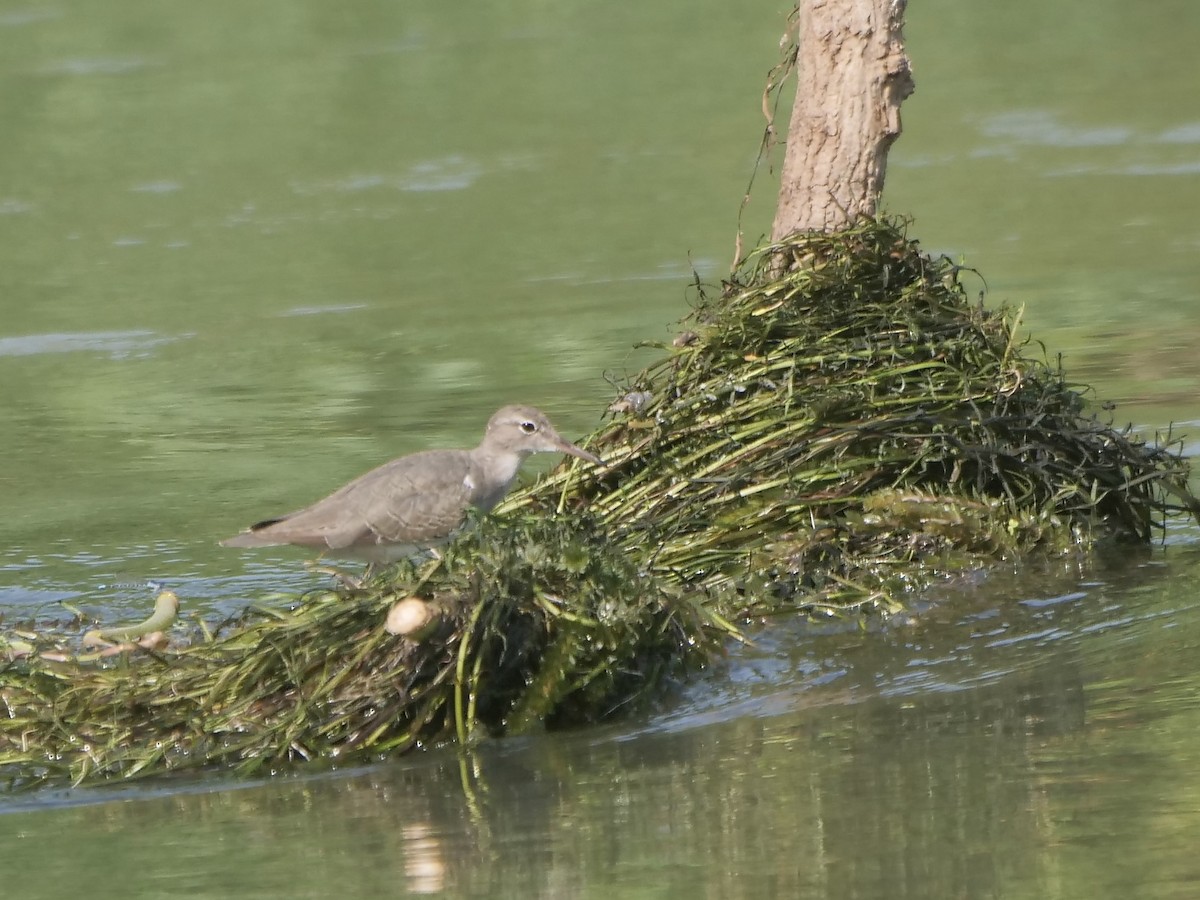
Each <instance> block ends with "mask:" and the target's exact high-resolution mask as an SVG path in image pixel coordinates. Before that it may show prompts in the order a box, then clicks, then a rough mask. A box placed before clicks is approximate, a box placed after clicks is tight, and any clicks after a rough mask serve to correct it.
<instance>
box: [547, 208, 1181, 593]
mask: <svg viewBox="0 0 1200 900" xmlns="http://www.w3.org/2000/svg"><path fill="white" fill-rule="evenodd" d="M964 276H965V277H966V278H967V279H969V280H970V281H971V282H972V283H974V284H982V281H981V279H979V278H978V276H977V275H975V274H974V273H973V272H971V271H970V270H964V269H963V268H961V267H959V266H957V265H955V264H954V263H952V262H951V261H950V260H948V259H945V258H938V259H934V258H931V257H929V256H927V255H925V254H924V253H922V252H921V250H920V248H919V246H918V245H917V243H916V242H915V241H911V240H909V239H907V237H906V236H905V234H904V233H903V230H902V227H901V226H900V225H898V224H897V223H893V222H874V221H864V222H863V223H861V224H860V225H859V226H858V227H856V228H853V229H850V230H848V231H844V232H839V233H837V234H815V235H801V236H797V237H795V238H792V239H790V240H788V241H785V242H783V243H780V244H775V245H772V246H768V247H764V248H762V249H761V250H759V251H757V252H756V253H755V254H754V255H753V256H752V257H751V258H750V259H749V260H748V261H747V263H746V264H745V265H744V266H743V268H742V269H741V271H740V272H738V273H737V275H736V277H735V278H734V279H732V280H731V281H729V282H728V283H726V284H725V285H724V286H723V290H721V291H720V292H719V293H708V292H705V291H703V290H701V291H700V293H699V301H698V303H697V305H696V308H695V311H694V312H693V314H692V315H691V316H690V317H689V319H687V320H685V322H684V327H685V328H686V329H687V330H686V331H684V332H683V333H681V334H680V335H679V337H678V338H676V340H675V341H674V343H673V344H672V345H671V346H670V347H664V348H663V349H666V350H668V351H669V353H670V355H669V356H667V357H666V358H664V359H663V360H662V361H660V362H659V363H657V364H655V365H652V366H650V367H649V368H647V369H646V370H645V371H644V372H642V373H641V374H639V375H638V376H636V377H635V378H633V379H631V380H630V382H629V383H628V384H627V385H624V386H623V391H625V392H626V393H625V397H624V398H623V399H622V400H619V401H618V403H617V404H615V406H614V408H615V409H617V410H619V412H618V413H617V414H616V416H615V418H614V421H613V422H611V423H610V424H609V425H607V427H605V428H603V429H601V430H600V432H599V433H598V434H597V435H595V436H593V438H592V440H591V441H590V442H589V447H590V448H591V449H592V450H593V451H595V452H597V453H599V454H600V455H601V456H603V457H604V458H605V459H606V461H607V462H608V463H609V466H608V467H607V468H604V469H592V470H589V469H585V468H579V467H572V468H571V469H570V470H568V472H567V473H563V474H560V475H558V476H557V478H556V480H555V481H554V482H553V483H551V484H542V485H538V486H537V487H536V488H535V489H534V490H533V491H531V492H530V494H529V495H528V498H527V502H530V503H534V502H536V503H540V504H541V505H543V506H544V505H546V504H547V503H553V504H555V505H556V506H557V507H559V508H563V509H570V508H577V507H583V508H588V509H590V511H591V512H592V514H593V515H595V516H596V517H597V518H598V519H599V520H600V521H601V522H602V523H603V524H604V525H605V526H606V527H607V529H608V530H609V533H610V534H611V535H612V539H613V540H614V541H617V542H619V543H621V544H622V545H624V546H625V547H626V548H627V549H628V550H629V552H631V553H634V554H637V555H638V556H639V557H640V558H642V559H644V560H645V564H646V565H647V566H648V567H649V568H650V569H651V570H652V571H654V572H656V573H658V574H660V575H662V576H664V577H669V578H673V579H675V580H677V581H678V582H679V583H681V584H684V585H702V586H704V587H706V588H731V587H732V588H735V589H736V590H735V591H734V592H732V594H731V592H728V591H726V592H725V595H724V597H723V598H722V599H721V600H719V601H718V602H719V603H720V604H721V605H720V607H719V608H720V609H722V611H723V612H724V614H726V615H732V614H734V613H736V612H738V611H742V612H746V611H748V612H751V613H765V612H794V611H796V610H798V609H800V610H815V609H821V610H845V609H847V608H859V607H862V608H877V607H895V606H898V605H901V604H902V603H903V595H904V594H905V592H907V591H910V590H912V589H914V588H919V587H920V586H922V585H924V584H926V583H927V581H928V578H929V576H930V574H931V573H933V572H935V571H937V570H939V569H940V570H945V569H960V568H962V567H964V566H969V565H977V564H980V563H986V562H987V561H989V560H993V561H994V560H996V559H1003V558H1009V557H1011V556H1013V555H1014V554H1019V553H1028V552H1034V551H1040V552H1047V551H1048V552H1061V551H1063V550H1065V549H1067V548H1077V547H1079V546H1081V545H1084V546H1086V545H1088V544H1090V543H1091V542H1093V541H1095V540H1097V539H1100V538H1106V537H1113V538H1118V539H1130V540H1135V541H1141V542H1145V541H1148V540H1150V539H1151V537H1152V533H1153V531H1154V529H1155V527H1156V526H1158V527H1161V526H1162V525H1163V523H1164V521H1165V519H1166V517H1167V516H1168V515H1169V514H1171V513H1172V512H1174V511H1177V510H1178V509H1186V510H1189V511H1191V512H1192V513H1195V512H1196V501H1195V500H1194V498H1192V497H1191V495H1190V494H1188V492H1187V486H1186V485H1187V472H1188V467H1187V464H1186V463H1185V461H1183V460H1182V459H1181V458H1180V457H1179V454H1178V451H1177V447H1174V446H1172V445H1171V444H1170V438H1169V436H1168V437H1167V438H1166V439H1165V442H1164V444H1162V445H1158V444H1148V443H1146V442H1145V441H1143V440H1142V439H1141V438H1139V437H1137V436H1136V435H1134V434H1132V433H1131V431H1130V430H1129V429H1128V428H1126V429H1123V430H1119V429H1114V428H1113V427H1112V424H1111V422H1110V421H1107V420H1101V419H1098V418H1097V417H1096V416H1094V415H1093V414H1091V413H1090V412H1089V411H1088V410H1087V409H1086V405H1085V403H1084V397H1083V393H1082V391H1081V389H1079V388H1078V387H1077V386H1073V385H1071V384H1069V383H1067V381H1066V378H1065V375H1064V373H1063V371H1062V370H1061V368H1059V367H1058V366H1054V365H1050V364H1048V363H1047V362H1046V360H1045V351H1044V349H1043V348H1042V347H1041V345H1040V344H1036V343H1031V342H1029V341H1028V340H1023V339H1022V338H1020V337H1019V335H1018V332H1017V325H1018V322H1017V319H1018V317H1017V316H1016V315H1014V314H1013V312H1012V311H1011V310H1005V309H1000V310H990V309H987V308H985V307H984V306H983V305H982V303H981V302H972V300H971V299H970V298H969V297H968V295H967V291H966V288H965V287H964V284H963V279H964ZM550 491H554V492H556V493H555V494H554V495H552V496H551V497H550V499H549V500H547V499H546V498H547V496H548V492H550ZM1172 500H1175V501H1177V504H1176V505H1172V502H1171V501H1172Z"/></svg>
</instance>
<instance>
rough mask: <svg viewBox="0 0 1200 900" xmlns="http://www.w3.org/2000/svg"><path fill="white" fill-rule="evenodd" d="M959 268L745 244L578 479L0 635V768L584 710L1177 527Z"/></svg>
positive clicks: (227, 751) (1151, 450)
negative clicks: (106, 612) (319, 567)
mask: <svg viewBox="0 0 1200 900" xmlns="http://www.w3.org/2000/svg"><path fill="white" fill-rule="evenodd" d="M964 277H967V278H970V277H973V276H972V275H971V274H970V273H969V272H967V270H964V269H962V268H961V267H959V266H956V265H955V264H953V263H952V262H951V261H949V260H946V259H934V258H931V257H929V256H927V255H926V254H924V253H922V252H921V251H920V248H919V247H918V245H917V244H916V243H915V242H913V241H910V240H909V239H908V238H907V237H906V236H905V234H904V233H903V229H902V227H901V226H900V225H898V224H897V223H892V222H866V221H864V222H863V223H861V224H860V225H859V226H857V227H855V228H853V229H850V230H847V231H844V232H840V233H837V234H832V235H827V234H812V235H800V236H797V237H795V238H792V239H790V240H788V241H787V242H786V243H783V244H778V245H773V246H769V247H764V248H762V249H761V250H759V251H758V252H757V253H756V254H754V255H753V256H752V257H751V258H750V259H749V260H748V261H747V263H746V265H745V266H744V267H743V268H742V270H741V271H739V272H738V273H737V275H736V276H735V277H734V278H732V279H731V280H730V281H729V282H728V283H726V284H724V285H723V286H722V288H721V289H720V290H719V292H715V293H706V292H704V291H703V290H700V292H699V296H698V300H697V303H696V306H695V309H694V310H693V312H692V314H691V315H690V316H689V317H688V319H686V320H685V322H684V323H683V328H684V331H683V332H681V334H680V335H679V337H678V338H677V339H676V340H675V341H674V342H673V343H672V344H671V345H669V346H663V347H662V348H661V349H662V350H663V352H664V355H663V357H662V359H661V360H660V361H658V362H656V363H655V364H653V365H651V366H650V367H648V368H647V369H646V370H645V371H644V372H642V373H640V374H638V375H637V376H636V377H634V378H632V379H631V380H630V382H629V383H628V384H623V385H621V386H620V388H619V395H620V396H619V397H618V398H617V400H616V402H615V403H614V404H613V406H612V408H611V409H610V418H609V419H608V420H607V421H606V422H605V423H604V424H603V426H602V427H600V428H599V429H598V430H597V432H596V433H595V434H593V435H592V436H591V438H590V439H589V440H587V441H585V442H583V443H584V444H585V446H587V447H588V448H589V449H590V450H592V451H593V452H595V453H598V454H599V455H600V456H602V457H603V458H604V460H605V462H606V463H607V465H606V466H605V467H603V468H593V467H590V466H581V465H578V464H574V463H571V464H565V465H563V466H560V468H559V469H558V470H556V472H555V473H554V474H552V475H551V476H550V477H548V478H546V479H543V480H542V481H540V482H538V483H536V484H534V485H532V486H531V487H528V488H525V489H523V490H521V491H518V492H516V493H515V494H514V495H512V496H511V497H510V498H509V499H508V500H507V501H505V503H504V504H503V505H502V506H501V507H500V508H499V516H498V517H497V518H496V519H489V520H485V521H483V522H482V523H481V524H480V527H479V528H478V529H476V530H474V531H472V532H470V533H469V534H468V535H467V536H466V537H464V538H463V539H461V540H459V541H458V542H456V543H455V544H453V545H452V546H451V547H450V548H448V550H447V552H446V554H445V556H444V557H443V558H442V559H440V560H433V561H430V562H428V563H426V564H424V565H422V566H420V567H417V566H415V565H414V564H412V563H402V564H400V565H398V566H396V567H394V568H392V569H390V570H387V571H385V572H382V573H378V574H377V575H376V576H375V577H373V578H371V579H369V580H368V581H367V582H366V583H365V584H362V585H358V586H349V583H348V584H347V586H342V587H338V588H336V589H330V590H321V591H317V592H314V593H311V594H309V595H307V596H304V597H300V598H296V600H295V601H294V602H290V603H286V604H282V605H251V606H250V607H249V608H248V609H247V611H246V612H245V613H244V614H243V615H242V616H240V617H239V618H238V619H237V620H235V621H230V622H225V623H221V624H220V625H216V626H214V625H210V624H208V623H205V622H202V621H200V620H196V619H192V620H191V621H190V623H189V621H188V620H187V618H186V616H185V618H184V620H183V621H182V622H179V623H177V624H176V625H175V626H174V628H173V630H172V632H171V638H172V642H171V644H170V645H169V646H166V647H163V646H162V645H161V643H160V642H158V641H150V640H147V638H149V637H150V635H146V634H145V633H144V632H143V631H141V630H139V629H133V630H128V629H107V631H106V633H107V634H108V635H109V636H110V637H116V638H118V639H121V640H124V639H127V638H132V637H134V636H136V637H140V638H142V640H141V641H140V642H139V644H138V645H136V646H135V645H133V644H129V643H125V644H118V645H117V646H118V648H119V652H117V653H116V654H115V655H112V653H111V650H105V651H103V652H104V653H109V654H110V655H108V656H101V655H100V654H98V653H95V652H91V653H83V654H81V653H80V652H79V651H78V644H79V641H78V637H79V636H78V635H65V634H45V633H42V632H38V631H29V630H25V631H21V632H14V631H11V630H10V631H9V632H8V633H7V635H6V636H0V656H2V657H4V658H7V662H6V663H5V664H3V667H2V668H0V703H3V709H4V711H5V716H4V718H3V719H0V722H2V723H3V724H2V726H0V773H2V774H3V775H5V776H6V777H7V779H8V782H9V783H10V785H12V786H28V785H33V784H37V783H40V782H42V781H47V780H53V781H61V780H65V779H70V780H74V781H79V780H82V779H86V778H94V777H132V776H137V775H147V774H152V773H164V772H169V771H179V770H186V769H197V768H203V767H211V766H221V767H234V768H236V769H237V770H239V771H242V772H262V771H270V770H273V769H275V768H276V767H278V766H281V765H287V764H290V763H293V762H296V761H301V760H324V761H325V762H326V763H327V764H328V763H330V762H332V763H337V762H339V761H343V760H347V761H349V760H354V761H361V760H363V759H369V758H376V757H378V756H380V755H384V754H388V753H393V752H398V751H400V750H404V749H407V748H411V747H413V746H416V745H419V744H422V743H427V742H431V741H441V740H449V739H455V740H459V741H462V742H468V741H470V740H472V739H473V738H474V737H475V736H476V735H478V734H483V733H514V732H521V731H527V730H529V729H532V728H537V727H542V725H543V724H551V725H555V724H566V723H574V722H583V721H592V720H596V719H600V718H603V717H605V716H607V715H610V714H611V713H613V712H614V711H616V710H619V709H622V708H625V707H627V706H628V705H630V704H631V703H634V702H637V701H639V700H641V699H643V698H648V697H654V696H657V695H659V694H660V693H661V691H662V690H663V689H664V687H665V686H666V685H668V684H669V683H670V681H671V679H673V678H676V677H679V676H681V675H683V674H684V673H686V671H687V670H688V669H689V668H693V667H697V666H703V665H706V664H710V663H711V662H713V661H715V660H717V659H719V654H720V653H721V652H722V650H723V649H724V648H725V647H726V646H727V644H728V643H729V641H730V640H731V639H734V640H736V638H737V632H738V629H737V627H736V626H737V624H738V623H740V622H743V621H745V620H746V619H747V618H748V617H762V616H780V615H829V614H838V615H846V616H850V615H860V616H861V615H868V614H872V613H881V612H887V611H891V610H896V609H899V608H902V607H903V605H904V603H905V598H906V596H908V595H910V594H911V593H912V592H913V591H916V590H919V589H920V588H921V587H922V586H923V585H925V584H928V582H929V580H930V578H932V577H934V575H935V574H936V573H938V572H947V571H960V570H962V569H963V568H964V567H968V566H980V565H986V564H988V563H989V562H994V561H995V560H998V559H1006V558H1011V557H1014V556H1016V555H1019V554H1028V553H1042V554H1045V553H1059V552H1063V551H1065V550H1068V549H1075V548H1079V547H1081V546H1082V547H1086V546H1088V545H1090V544H1091V543H1093V542H1095V541H1097V540H1101V539H1117V540H1132V541H1138V542H1147V541H1149V540H1151V539H1152V537H1153V535H1154V533H1155V530H1156V529H1161V528H1163V527H1165V523H1166V520H1167V517H1169V516H1170V515H1172V514H1174V513H1176V512H1179V511H1181V510H1183V511H1187V512H1190V513H1192V514H1195V513H1196V512H1197V510H1198V509H1200V506H1198V505H1197V502H1196V500H1195V499H1194V498H1193V497H1192V496H1191V495H1190V494H1189V493H1188V491H1187V481H1186V479H1187V473H1188V467H1187V463H1186V461H1185V460H1183V459H1182V458H1181V457H1180V456H1179V454H1178V451H1177V449H1175V447H1174V446H1173V445H1172V444H1171V443H1170V441H1169V438H1168V439H1167V440H1165V441H1164V442H1162V443H1155V444H1151V443H1147V442H1145V441H1143V440H1142V439H1141V438H1139V437H1138V436H1136V435H1135V434H1133V433H1132V432H1131V431H1130V430H1129V429H1123V430H1121V429H1116V428H1114V427H1112V425H1111V423H1110V422H1108V421H1104V420H1101V419H1099V418H1097V417H1095V416H1094V415H1092V414H1090V413H1089V412H1088V410H1087V405H1086V403H1085V402H1084V395H1083V392H1082V391H1081V390H1079V389H1077V388H1076V387H1074V386H1072V385H1070V384H1069V383H1068V382H1067V381H1066V379H1065V375H1064V373H1063V372H1062V371H1061V369H1060V368H1058V367H1056V366H1052V365H1051V364H1049V363H1048V362H1047V361H1046V360H1045V359H1044V352H1041V350H1040V347H1038V345H1036V344H1030V343H1029V342H1025V341H1022V340H1021V339H1020V338H1019V337H1018V333H1017V327H1016V326H1017V323H1016V321H1015V318H1016V317H1015V316H1014V315H1013V314H1012V313H1011V312H1010V311H1006V310H999V311H993V310H989V309H987V308H985V307H984V306H983V305H982V304H981V303H979V302H972V301H971V300H970V299H969V298H968V295H967V291H966V288H965V287H964V285H963V280H964ZM697 287H698V289H699V286H697ZM1031 349H1033V350H1037V351H1039V352H1037V353H1031V352H1030V350H1031ZM414 597H417V598H419V601H417V602H419V603H423V604H425V606H426V610H425V612H427V614H425V615H423V614H421V613H422V609H421V608H420V607H419V606H417V607H415V612H416V613H418V615H417V616H416V617H415V623H414V624H412V625H409V624H405V622H404V621H401V620H407V619H408V616H409V613H411V612H413V611H414V603H415V601H413V599H412V598H414ZM396 610H400V611H401V612H403V615H398V614H395V613H394V612H393V611H396ZM390 614H391V615H390Z"/></svg>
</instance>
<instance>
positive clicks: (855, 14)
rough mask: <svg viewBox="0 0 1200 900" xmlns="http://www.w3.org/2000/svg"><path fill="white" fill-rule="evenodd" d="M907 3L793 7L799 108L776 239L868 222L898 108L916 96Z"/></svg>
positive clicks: (809, 1) (846, 0)
mask: <svg viewBox="0 0 1200 900" xmlns="http://www.w3.org/2000/svg"><path fill="white" fill-rule="evenodd" d="M905 4H906V0H800V15H799V25H798V39H797V47H798V50H797V53H798V59H797V70H798V78H797V85H796V101H795V103H794V105H793V106H792V118H791V122H790V124H789V126H788V137H787V151H786V153H785V154H784V160H783V172H782V176H781V179H780V187H779V205H778V207H777V209H776V212H775V223H774V225H773V226H772V229H771V236H772V238H773V239H774V240H777V241H778V240H781V239H783V238H785V237H787V236H788V235H790V234H793V233H795V232H799V231H836V230H838V229H841V228H845V227H847V226H848V225H850V224H852V223H853V222H854V221H855V220H856V219H858V217H859V216H861V215H864V214H865V215H869V216H873V215H875V212H876V210H877V207H878V204H879V195H880V193H881V192H882V191H883V178H884V173H885V172H886V170H887V154H888V150H889V148H890V147H891V146H892V143H893V142H894V141H895V140H896V138H897V137H899V136H900V104H901V103H902V102H903V101H904V99H905V98H906V97H908V96H909V95H910V94H911V93H912V92H913V87H914V86H913V79H912V72H911V69H910V67H909V61H908V56H907V55H906V54H905V52H904V36H903V32H902V28H903V24H904V8H905Z"/></svg>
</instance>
